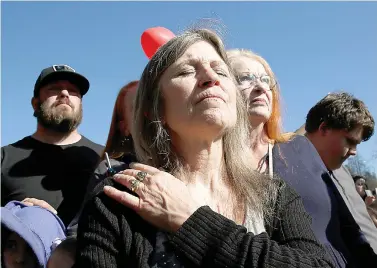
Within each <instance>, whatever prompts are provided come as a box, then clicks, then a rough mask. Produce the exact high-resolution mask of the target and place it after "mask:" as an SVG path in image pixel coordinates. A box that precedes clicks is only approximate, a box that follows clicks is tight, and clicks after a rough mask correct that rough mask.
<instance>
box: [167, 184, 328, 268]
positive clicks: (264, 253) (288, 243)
mask: <svg viewBox="0 0 377 268" xmlns="http://www.w3.org/2000/svg"><path fill="white" fill-rule="evenodd" d="M281 194H282V196H280V200H279V201H278V202H280V204H281V206H280V208H279V209H278V210H277V213H278V214H277V215H276V217H277V219H278V220H276V225H275V226H273V227H274V228H275V230H274V231H273V234H272V238H271V237H269V235H268V234H267V233H261V234H259V235H254V234H253V233H250V232H249V233H247V230H246V228H244V227H243V226H239V225H237V224H236V223H234V222H233V221H231V220H229V219H227V218H225V217H223V216H222V215H220V214H218V213H216V212H214V211H212V210H211V209H210V208H209V207H206V206H203V207H201V208H199V209H198V210H197V211H196V212H195V213H194V214H193V215H192V216H191V217H190V218H189V219H188V220H187V221H186V222H185V223H184V224H183V225H182V226H181V227H180V228H179V229H178V231H177V232H176V233H175V234H174V235H173V236H172V237H171V242H172V244H173V246H174V248H175V249H176V250H178V251H179V252H180V253H181V254H183V255H185V256H186V257H187V258H188V259H190V260H191V261H192V262H194V263H195V264H196V265H199V266H202V267H278V268H283V267H290V268H291V267H305V268H309V267H321V268H323V267H335V266H334V265H333V263H332V262H331V260H330V258H329V256H328V255H327V252H326V251H325V249H324V248H323V247H322V245H321V244H320V243H319V242H318V241H317V240H316V238H315V236H314V233H313V231H312V230H311V227H310V216H309V215H308V214H307V213H306V211H305V209H304V206H303V204H302V201H301V199H300V197H299V196H298V195H297V194H296V193H295V192H294V191H292V190H291V189H290V188H287V186H286V187H285V190H283V191H282V193H281Z"/></svg>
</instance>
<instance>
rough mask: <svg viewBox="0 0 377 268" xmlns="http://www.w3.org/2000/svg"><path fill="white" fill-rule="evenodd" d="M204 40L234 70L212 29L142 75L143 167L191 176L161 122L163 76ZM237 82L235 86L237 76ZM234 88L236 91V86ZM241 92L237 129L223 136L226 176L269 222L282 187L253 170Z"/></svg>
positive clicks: (192, 35)
mask: <svg viewBox="0 0 377 268" xmlns="http://www.w3.org/2000/svg"><path fill="white" fill-rule="evenodd" d="M199 41H205V42H207V43H209V44H210V45H212V46H213V48H214V49H215V50H216V51H217V53H218V54H219V55H220V57H221V58H222V59H223V60H224V62H225V63H226V64H227V65H228V67H229V69H230V65H229V61H228V58H227V55H226V51H225V49H224V45H223V42H222V41H221V39H220V38H219V37H218V35H217V34H215V33H214V32H212V31H210V30H207V29H196V30H195V29H193V30H189V31H186V32H184V33H183V34H181V35H178V36H176V37H174V38H173V39H172V40H170V41H169V42H167V43H166V44H165V45H164V46H162V47H161V48H160V49H159V50H158V51H157V52H156V54H155V55H154V56H153V57H152V58H151V60H150V61H149V63H148V64H147V66H146V67H145V69H144V71H143V74H142V76H141V79H140V82H139V87H138V90H137V94H136V99H135V106H134V117H135V121H134V126H133V130H134V132H133V137H134V144H135V145H134V146H135V152H136V155H137V158H138V160H139V161H140V162H142V163H146V164H149V165H152V166H154V167H163V168H164V169H165V170H167V171H168V172H170V173H172V174H173V175H177V174H180V175H181V174H188V175H190V174H189V173H190V172H189V171H187V170H184V168H183V166H184V159H182V158H181V157H180V155H179V152H177V151H176V150H175V148H174V146H173V145H172V143H171V140H170V137H169V132H168V129H167V128H166V126H164V125H163V123H162V122H161V118H162V117H163V110H164V109H163V108H164V101H163V98H162V96H161V90H160V85H159V83H160V79H161V76H162V74H163V73H164V71H165V70H166V69H167V68H168V67H169V66H170V65H172V64H173V63H174V62H175V61H177V60H178V59H179V58H180V57H181V56H182V55H183V54H184V53H185V51H186V50H187V49H188V48H189V47H190V46H191V45H193V44H195V43H197V42H199ZM233 79H234V83H235V78H234V76H233ZM234 86H235V90H236V84H234ZM236 92H237V122H236V126H235V127H232V128H230V129H228V130H226V131H225V133H224V136H223V152H224V167H223V168H222V170H223V172H224V173H223V175H224V177H227V178H228V181H229V185H230V187H231V188H232V189H231V190H232V192H233V193H234V194H235V195H236V196H235V197H236V198H239V199H238V200H241V201H243V202H247V204H250V206H251V207H252V208H253V209H254V211H255V212H256V213H261V214H263V215H264V217H265V219H266V216H268V215H270V212H271V210H270V209H271V206H270V204H273V203H274V201H275V198H276V195H277V188H276V186H275V183H274V182H273V180H271V179H270V178H268V177H267V176H264V175H261V174H259V173H258V172H256V171H254V170H253V169H252V167H251V166H250V163H249V162H250V154H251V151H250V149H249V148H248V146H247V142H246V141H247V139H248V137H249V122H248V116H247V111H246V106H245V104H244V101H243V99H242V96H241V93H240V92H239V91H238V90H236ZM219 168H220V167H219Z"/></svg>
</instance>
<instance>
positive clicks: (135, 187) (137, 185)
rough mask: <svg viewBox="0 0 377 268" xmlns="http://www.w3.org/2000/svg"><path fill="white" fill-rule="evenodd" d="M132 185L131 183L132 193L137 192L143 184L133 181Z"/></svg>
mask: <svg viewBox="0 0 377 268" xmlns="http://www.w3.org/2000/svg"><path fill="white" fill-rule="evenodd" d="M130 183H131V191H132V192H135V191H136V190H137V188H138V187H139V184H140V183H141V182H140V181H139V180H137V179H134V180H131V181H130Z"/></svg>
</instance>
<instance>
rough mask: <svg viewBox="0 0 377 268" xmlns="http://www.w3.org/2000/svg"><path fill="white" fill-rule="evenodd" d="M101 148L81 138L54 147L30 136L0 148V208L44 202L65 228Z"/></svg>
mask: <svg viewBox="0 0 377 268" xmlns="http://www.w3.org/2000/svg"><path fill="white" fill-rule="evenodd" d="M102 151H103V146H101V145H99V144H96V143H93V142H92V141H90V140H88V139H87V138H85V137H84V136H82V138H81V139H80V140H79V141H78V142H76V143H73V144H69V145H53V144H47V143H43V142H40V141H38V140H36V139H34V138H32V137H30V136H28V137H25V138H23V139H22V140H19V141H17V142H16V143H13V144H10V145H7V146H4V147H2V148H1V206H4V205H5V204H6V203H8V202H9V201H12V200H18V201H21V200H23V199H24V198H26V197H32V198H37V199H41V200H44V201H46V202H47V203H49V204H50V205H51V206H52V207H54V208H55V209H56V210H57V211H58V215H59V217H60V218H61V219H62V220H63V222H64V223H65V224H66V225H67V224H68V223H69V222H70V221H71V220H72V219H73V217H74V216H75V215H76V213H77V211H78V210H79V208H80V206H81V203H82V201H83V198H84V195H85V190H86V187H87V184H88V180H89V178H90V176H91V174H92V173H93V171H94V169H95V168H96V167H97V165H98V163H99V158H100V154H101V153H102Z"/></svg>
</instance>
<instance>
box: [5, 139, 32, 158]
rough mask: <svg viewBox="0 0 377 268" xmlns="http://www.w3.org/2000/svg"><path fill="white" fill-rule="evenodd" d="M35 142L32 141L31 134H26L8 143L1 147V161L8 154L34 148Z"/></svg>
mask: <svg viewBox="0 0 377 268" xmlns="http://www.w3.org/2000/svg"><path fill="white" fill-rule="evenodd" d="M34 147H35V144H34V143H33V142H32V139H31V137H30V136H26V137H24V138H22V139H21V140H18V141H16V142H14V143H10V144H7V145H5V146H2V147H1V161H3V159H4V157H5V156H7V155H12V154H18V153H19V152H20V151H30V150H32V149H34Z"/></svg>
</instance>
